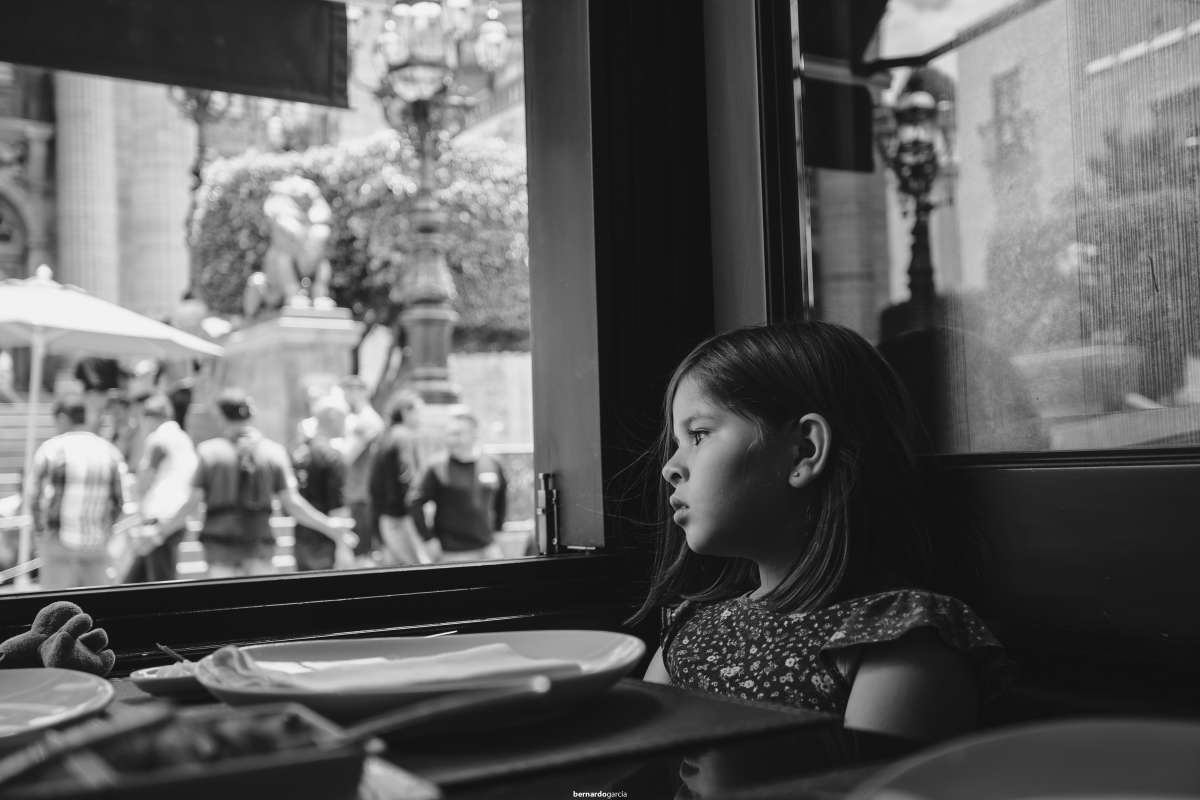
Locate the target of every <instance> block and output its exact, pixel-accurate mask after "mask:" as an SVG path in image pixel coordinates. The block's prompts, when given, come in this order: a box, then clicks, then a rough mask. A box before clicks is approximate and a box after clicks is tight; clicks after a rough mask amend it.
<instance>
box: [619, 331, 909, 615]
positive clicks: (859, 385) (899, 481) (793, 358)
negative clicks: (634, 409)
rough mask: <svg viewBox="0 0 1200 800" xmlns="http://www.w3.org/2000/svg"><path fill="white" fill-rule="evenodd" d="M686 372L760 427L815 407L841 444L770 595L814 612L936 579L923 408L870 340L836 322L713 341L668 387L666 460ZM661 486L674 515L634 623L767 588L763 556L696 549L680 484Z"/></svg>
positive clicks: (775, 601)
mask: <svg viewBox="0 0 1200 800" xmlns="http://www.w3.org/2000/svg"><path fill="white" fill-rule="evenodd" d="M685 377H687V378H692V379H693V380H695V381H697V382H698V383H699V385H700V387H701V389H702V390H703V391H704V392H705V393H706V394H707V395H708V396H709V398H710V399H711V400H712V401H714V402H717V403H719V404H721V405H723V406H724V407H726V408H728V409H729V410H730V411H732V412H733V413H735V414H738V415H739V416H742V417H744V418H746V419H748V420H750V421H752V422H754V423H756V424H757V425H758V426H759V428H760V430H761V431H762V432H763V433H764V435H765V434H766V433H767V431H768V429H769V428H771V427H774V426H779V425H781V424H783V423H785V422H788V421H789V420H795V419H798V418H800V417H801V416H803V415H804V414H807V413H813V412H815V413H819V414H821V415H822V416H823V417H825V419H826V420H828V422H829V426H830V429H831V431H832V436H831V437H830V438H831V452H830V455H829V457H828V460H827V461H826V465H825V470H824V472H823V473H822V475H821V476H820V477H819V478H818V479H817V481H816V482H815V483H813V484H812V487H811V491H812V492H814V493H815V502H814V503H813V504H812V506H811V508H812V512H811V514H812V518H811V520H810V521H809V525H808V527H809V532H810V533H811V542H810V544H809V546H808V548H807V549H806V551H805V553H804V554H803V555H802V556H801V557H800V558H799V559H798V560H797V561H796V563H795V564H794V565H793V566H792V569H791V571H790V572H789V574H788V576H787V577H786V578H785V579H784V580H783V582H782V583H781V584H780V585H779V586H778V587H776V588H775V590H774V591H772V592H771V593H770V594H769V595H767V597H766V601H767V603H768V605H769V607H771V608H773V609H776V610H779V611H785V612H788V611H798V610H806V609H812V608H819V607H821V606H823V605H825V604H827V603H829V602H834V601H837V600H841V599H847V598H851V597H857V596H861V595H864V594H871V593H873V592H878V591H883V590H885V589H889V588H900V587H918V586H924V585H926V584H927V583H928V580H929V572H930V553H929V549H930V548H929V534H928V530H927V526H926V524H925V521H924V519H923V511H922V509H923V497H922V492H921V487H920V482H919V476H918V472H917V463H916V457H915V452H914V440H915V437H916V436H917V435H918V428H917V421H916V415H915V414H914V412H913V410H912V406H911V403H910V402H909V399H908V397H907V395H906V394H905V391H904V388H903V386H902V385H901V383H900V381H899V379H898V378H897V377H896V375H895V373H894V372H892V369H891V368H890V367H889V366H888V365H887V363H886V362H885V361H884V360H883V358H882V357H881V356H880V355H879V353H878V352H877V351H876V350H875V348H874V347H872V346H871V344H870V343H869V342H867V341H866V340H865V339H863V338H862V337H861V336H859V335H858V334H857V333H855V332H853V331H851V330H849V329H848V328H844V327H842V326H840V325H834V324H832V323H827V322H794V323H786V324H779V325H768V326H757V327H751V328H742V329H740V330H735V331H731V332H729V333H723V334H720V335H718V336H714V337H712V338H710V339H708V340H707V341H705V342H702V343H701V344H700V345H698V346H697V347H696V348H695V349H694V350H692V352H691V353H689V354H688V355H687V356H686V357H685V358H684V359H683V361H682V362H681V363H680V364H679V366H678V367H677V368H676V369H675V373H674V375H672V377H671V381H670V383H669V384H668V386H667V391H666V396H665V398H664V401H663V414H664V420H665V424H664V426H663V431H662V435H661V437H660V440H659V445H658V446H659V448H660V450H661V455H662V463H666V461H667V460H668V459H669V458H670V457H671V455H672V454H673V452H674V450H675V445H674V439H673V437H672V431H671V426H672V418H671V407H672V404H673V402H674V399H675V393H676V391H677V390H678V388H679V384H680V382H681V381H682V380H683V379H684V378H685ZM658 484H659V496H660V506H659V507H660V509H661V511H662V515H663V518H664V523H663V531H662V535H661V536H660V537H659V539H658V542H657V545H658V546H657V554H656V558H655V574H654V577H653V580H652V583H651V586H650V590H649V593H648V594H647V597H646V600H645V602H644V603H643V604H642V607H641V608H640V609H639V610H638V612H637V613H636V614H635V615H634V616H633V618H632V620H631V621H633V622H636V621H640V620H642V619H644V618H645V617H646V616H647V615H648V614H649V613H650V612H651V611H653V610H654V609H655V608H657V607H661V606H665V605H668V604H671V603H673V602H675V601H677V600H678V599H680V598H686V599H691V600H695V601H699V602H711V601H715V600H722V599H726V598H729V597H733V596H736V595H738V594H741V593H743V592H745V591H748V590H750V589H753V588H754V587H755V586H757V571H756V566H755V564H754V563H753V562H750V561H747V560H744V559H737V558H722V557H715V556H704V555H699V554H697V553H694V552H692V550H691V549H690V548H689V547H688V546H687V541H686V539H685V537H684V533H683V531H682V529H681V528H679V527H678V526H677V525H676V524H675V523H674V522H673V521H672V519H671V515H670V511H669V506H668V503H667V498H668V496H669V493H670V492H669V488H668V487H667V486H666V485H665V483H664V482H663V481H661V480H659V481H658ZM796 535H797V536H801V535H805V532H802V531H797V532H796Z"/></svg>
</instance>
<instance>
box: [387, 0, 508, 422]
mask: <svg viewBox="0 0 1200 800" xmlns="http://www.w3.org/2000/svg"><path fill="white" fill-rule="evenodd" d="M499 16H500V15H499V11H498V10H497V9H496V7H495V4H494V3H493V4H491V6H490V7H489V8H488V10H487V13H486V19H485V21H484V22H483V24H482V25H480V26H479V28H478V30H475V25H474V21H475V7H474V4H473V2H472V0H446V2H445V3H444V4H443V3H438V2H430V1H429V0H420V1H418V2H411V1H409V0H405V1H403V2H398V3H396V4H395V5H394V6H393V7H392V9H391V11H390V12H388V14H387V17H386V19H385V20H384V23H383V29H382V31H381V32H380V33H379V36H378V38H377V39H376V42H375V52H374V60H375V65H376V71H377V74H378V76H379V84H378V86H377V88H376V89H375V94H376V96H377V97H378V99H379V102H380V104H381V106H382V108H383V113H384V117H385V119H386V120H387V122H388V124H389V125H391V126H392V127H393V128H395V129H396V130H398V131H407V132H409V134H410V136H411V138H412V141H413V143H414V145H415V146H416V151H417V158H418V161H419V167H420V168H419V174H418V183H417V193H416V197H415V199H414V208H413V214H412V232H413V247H412V257H411V260H410V261H409V263H407V264H405V265H404V268H403V270H402V271H401V275H400V278H399V280H398V281H397V283H396V285H395V286H394V287H393V288H392V291H391V299H392V301H393V302H395V303H397V304H398V305H399V306H400V307H401V308H402V311H401V312H400V316H399V322H400V325H401V327H402V328H403V332H404V339H405V343H406V347H405V356H404V361H405V364H406V365H407V366H406V368H405V370H404V372H405V373H406V377H407V379H408V381H409V382H410V383H411V384H412V386H413V388H414V389H415V390H416V391H417V392H418V393H419V394H420V395H421V396H422V398H423V399H424V400H425V402H427V403H454V402H457V400H458V391H457V389H456V388H455V386H454V384H453V383H452V382H451V381H450V370H449V366H448V359H449V355H450V343H451V335H452V333H453V331H454V324H455V323H456V322H457V321H458V313H457V312H456V311H455V310H454V301H455V300H456V292H455V288H454V280H453V278H452V277H451V275H450V269H449V267H448V266H447V264H446V254H445V251H446V247H445V241H444V237H443V235H442V230H443V229H444V227H445V213H444V212H443V211H442V210H441V209H440V208H439V207H438V203H437V200H436V198H435V197H434V165H435V164H436V163H437V159H438V142H439V132H440V131H441V130H443V129H445V128H448V127H450V126H451V125H454V124H456V123H457V120H456V117H458V116H459V115H460V113H461V112H462V111H463V110H464V109H465V108H467V107H468V106H470V105H471V104H472V102H473V98H471V97H468V96H464V95H461V94H459V93H457V92H456V91H455V87H456V86H457V81H458V78H459V77H460V76H461V70H462V69H463V66H464V62H466V61H473V62H474V63H475V64H476V65H477V66H478V68H479V69H481V70H483V71H484V72H485V73H487V74H488V75H492V74H494V73H495V71H496V70H499V69H500V68H502V67H503V66H504V59H505V58H506V56H507V51H508V32H507V30H506V29H505V27H504V24H503V23H502V22H500V19H499ZM472 35H474V36H475V39H474V43H473V44H474V47H473V48H468V45H469V44H471V40H470V37H471V36H472ZM464 56H466V57H464Z"/></svg>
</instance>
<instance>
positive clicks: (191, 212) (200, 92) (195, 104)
mask: <svg viewBox="0 0 1200 800" xmlns="http://www.w3.org/2000/svg"><path fill="white" fill-rule="evenodd" d="M168 96H169V97H170V98H171V102H172V103H174V104H175V105H176V107H178V108H179V110H180V112H181V113H182V114H183V116H184V117H185V118H187V119H189V120H191V121H192V123H194V124H195V126H196V154H195V156H194V157H193V158H192V186H191V191H190V192H189V194H188V197H189V199H188V211H187V217H186V218H185V219H184V221H183V229H184V241H185V242H187V244H188V252H189V255H191V251H192V245H193V241H192V239H193V235H192V222H193V219H192V218H193V217H194V216H195V214H196V202H197V198H198V195H199V193H200V186H201V185H202V183H203V179H202V174H203V171H204V162H205V161H206V160H207V158H208V127H209V126H210V125H212V124H213V123H216V122H220V121H221V120H222V119H224V118H225V117H226V116H228V115H230V114H231V113H237V112H238V111H239V110H240V108H239V104H240V102H241V98H240V97H238V96H237V95H232V94H229V93H228V92H217V91H212V90H209V89H193V88H190V87H184V86H172V87H171V88H170V90H169V93H168ZM194 277H195V270H194V269H192V270H191V273H190V275H189V278H188V279H189V280H192V279H193V278H194Z"/></svg>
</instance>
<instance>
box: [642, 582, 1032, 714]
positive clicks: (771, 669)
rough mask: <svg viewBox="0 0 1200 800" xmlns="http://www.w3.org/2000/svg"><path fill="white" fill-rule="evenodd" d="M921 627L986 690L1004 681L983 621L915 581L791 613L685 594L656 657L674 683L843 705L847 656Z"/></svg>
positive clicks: (996, 646) (832, 707) (1000, 654)
mask: <svg viewBox="0 0 1200 800" xmlns="http://www.w3.org/2000/svg"><path fill="white" fill-rule="evenodd" d="M922 628H929V629H932V630H933V631H934V632H935V633H936V634H937V635H938V637H940V638H941V640H942V641H943V642H945V644H946V645H948V646H949V647H951V648H953V649H954V650H956V651H958V652H960V653H963V654H964V655H966V656H967V657H968V658H969V659H970V660H971V662H972V663H973V664H974V665H975V667H976V670H977V674H978V678H979V685H980V687H981V689H982V690H983V694H984V697H985V698H986V697H987V696H989V695H991V694H993V693H994V690H995V689H997V688H999V686H1000V685H1001V684H1002V683H1003V682H1004V681H1005V679H1006V673H1007V670H1008V662H1007V661H1006V660H1005V658H1004V651H1003V648H1002V647H1001V646H1000V643H999V642H998V641H996V638H995V637H994V636H992V634H991V632H990V631H989V630H988V629H987V627H986V626H985V625H984V624H983V621H982V620H980V619H979V617H978V616H976V615H975V613H974V612H973V611H971V609H970V608H968V607H967V606H966V605H965V604H964V603H963V602H962V601H960V600H956V599H954V598H952V597H946V596H944V595H939V594H934V593H932V592H924V591H917V590H901V591H891V592H882V593H880V594H873V595H868V596H866V597H859V598H855V599H853V600H846V601H843V602H840V603H835V604H834V605H830V606H827V607H825V608H821V609H815V610H811V611H797V612H791V613H781V612H776V611H772V610H771V609H769V608H768V607H767V606H766V604H765V603H763V602H761V601H759V600H753V599H751V598H750V597H749V596H742V597H735V598H733V599H731V600H724V601H720V602H716V603H709V604H703V605H698V604H695V603H692V602H690V601H685V602H684V603H683V604H682V605H681V606H679V607H678V608H677V609H676V610H675V611H674V612H673V615H672V617H671V619H670V621H669V623H668V625H667V628H666V631H665V632H664V635H663V663H664V665H665V666H666V669H667V675H668V676H669V677H670V679H671V683H672V684H674V685H676V686H683V687H687V688H691V689H699V690H702V691H706V692H714V693H716V694H723V695H728V696H732V697H739V698H742V699H745V700H766V701H770V702H774V703H780V704H784V705H790V706H799V707H802V708H808V709H812V710H814V711H824V712H828V713H834V714H844V713H845V711H846V702H847V701H848V700H849V698H850V684H851V680H850V679H848V678H847V677H846V675H845V674H844V672H843V670H844V667H843V662H846V661H847V660H848V659H847V656H852V655H853V654H854V653H855V652H856V648H861V647H862V646H863V645H871V644H878V643H881V642H890V641H895V640H896V639H899V638H900V637H902V636H904V635H905V634H906V633H909V632H911V631H914V630H918V629H922Z"/></svg>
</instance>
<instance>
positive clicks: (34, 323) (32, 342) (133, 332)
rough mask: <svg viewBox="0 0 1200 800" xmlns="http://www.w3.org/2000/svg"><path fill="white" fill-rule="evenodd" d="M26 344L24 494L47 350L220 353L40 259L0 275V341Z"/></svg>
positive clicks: (26, 543)
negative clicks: (16, 274)
mask: <svg viewBox="0 0 1200 800" xmlns="http://www.w3.org/2000/svg"><path fill="white" fill-rule="evenodd" d="M26 345H28V346H29V347H30V348H32V358H31V361H32V363H31V364H30V379H29V413H28V415H27V418H26V421H25V479H24V484H23V487H22V488H23V492H24V496H25V497H28V496H29V494H30V491H31V490H32V481H33V449H34V429H35V416H34V415H35V413H36V408H37V403H38V400H39V397H38V395H39V392H40V390H41V384H42V369H43V363H42V362H43V361H44V360H45V357H46V354H47V353H50V352H55V351H58V352H66V353H71V354H72V355H88V356H103V357H106V358H113V357H117V356H141V357H146V358H160V359H165V358H179V357H181V356H197V355H201V356H214V357H216V356H221V355H222V354H223V353H224V350H223V349H222V348H221V347H220V346H219V345H215V344H213V343H211V342H207V341H205V340H204V339H201V338H200V337H198V336H193V335H192V334H190V333H187V332H185V331H181V330H179V329H178V328H172V327H171V326H170V325H164V324H163V323H161V322H158V321H156V320H153V319H150V318H149V317H146V316H143V315H141V314H138V313H136V312H134V311H130V310H129V309H127V308H122V307H121V306H119V305H116V304H115V303H110V302H108V301H107V300H101V299H100V298H99V297H94V296H92V295H90V294H88V293H87V292H85V291H83V290H82V289H80V288H79V287H77V286H68V285H64V284H61V283H57V282H56V281H54V279H53V274H52V273H51V271H50V268H49V267H48V266H46V265H45V264H43V265H42V266H40V267H38V268H37V270H36V272H35V274H34V276H33V277H32V278H26V279H23V280H5V281H0V347H14V346H18V347H19V346H26ZM30 533H31V531H30V527H29V526H25V527H24V528H23V529H22V532H21V540H20V547H19V556H18V563H19V564H24V563H25V562H26V561H28V560H29V557H30V553H31V549H32V541H31V538H30Z"/></svg>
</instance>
